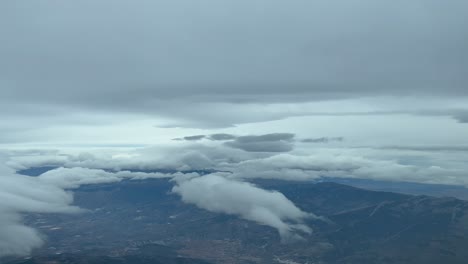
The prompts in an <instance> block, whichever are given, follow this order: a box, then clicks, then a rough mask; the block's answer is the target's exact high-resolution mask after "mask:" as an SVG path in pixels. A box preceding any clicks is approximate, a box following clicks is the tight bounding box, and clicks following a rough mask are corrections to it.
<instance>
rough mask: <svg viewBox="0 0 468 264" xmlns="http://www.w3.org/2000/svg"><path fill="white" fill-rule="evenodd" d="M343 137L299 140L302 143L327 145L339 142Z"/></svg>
mask: <svg viewBox="0 0 468 264" xmlns="http://www.w3.org/2000/svg"><path fill="white" fill-rule="evenodd" d="M343 140H344V138H343V137H321V138H306V139H303V140H301V142H303V143H328V142H331V141H337V142H341V141H343Z"/></svg>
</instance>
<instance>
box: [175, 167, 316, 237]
mask: <svg viewBox="0 0 468 264" xmlns="http://www.w3.org/2000/svg"><path fill="white" fill-rule="evenodd" d="M175 180H176V182H177V185H176V186H175V187H174V188H173V192H174V193H177V194H179V195H180V196H181V197H182V200H183V201H184V202H186V203H191V204H195V205H196V206H198V207H200V208H203V209H206V210H208V211H212V212H217V213H225V214H230V215H237V216H240V217H242V218H244V219H246V220H251V221H255V222H257V223H259V224H262V225H267V226H271V227H273V228H275V229H277V230H278V232H279V234H280V235H281V237H282V239H283V240H285V241H287V240H290V239H294V238H299V237H300V234H310V233H311V229H310V228H309V227H307V226H306V225H305V224H304V223H303V222H304V220H306V219H310V218H316V217H315V215H313V214H311V213H306V212H304V211H302V210H301V209H299V208H297V207H296V206H295V205H294V204H293V203H292V202H291V201H290V200H288V199H287V198H286V197H285V196H284V195H283V194H281V193H279V192H276V191H267V190H263V189H260V188H258V187H256V186H255V185H253V184H250V183H246V182H241V181H237V180H232V179H227V178H225V177H222V176H220V175H214V174H210V175H206V176H202V177H196V178H190V179H187V178H175Z"/></svg>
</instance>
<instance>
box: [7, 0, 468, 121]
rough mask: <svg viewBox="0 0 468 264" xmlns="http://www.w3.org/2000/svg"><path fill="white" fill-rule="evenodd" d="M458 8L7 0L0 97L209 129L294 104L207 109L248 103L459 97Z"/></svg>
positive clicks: (467, 54)
mask: <svg viewBox="0 0 468 264" xmlns="http://www.w3.org/2000/svg"><path fill="white" fill-rule="evenodd" d="M109 7H111V8H110V9H109ZM466 9H468V4H467V3H466V2H465V1H448V2H447V1H445V2H441V1H436V0H416V1H411V2H408V1H402V0H397V1H372V0H365V1H358V0H352V1H339V0H336V1H322V0H321V1H301V0H294V1H288V2H284V1H276V0H275V1H266V0H260V1H255V2H253V3H252V2H251V1H246V0H242V1H231V0H222V1H209V0H203V1H197V2H196V3H194V2H193V1H187V0H180V1H176V2H173V1H156V2H155V1H143V0H141V1H132V3H129V2H126V1H120V0H119V1H109V0H106V1H100V2H96V1H90V0H85V1H79V2H75V1H72V2H61V3H57V2H56V1H49V0H46V1H41V2H36V3H29V2H17V1H15V2H14V3H13V2H8V1H3V2H2V3H1V4H0V10H1V11H0V12H1V13H0V31H1V32H3V33H2V38H3V39H5V40H8V41H2V42H1V44H0V57H2V60H1V62H0V86H1V89H2V97H1V99H0V100H1V105H3V107H6V109H12V108H14V109H17V110H15V111H14V112H15V113H16V114H21V113H25V112H29V113H34V114H36V113H41V112H42V111H43V112H44V113H48V111H49V110H47V108H48V107H49V108H50V107H51V106H59V108H65V109H66V110H68V111H67V112H69V111H70V108H72V109H74V110H73V111H77V109H80V110H83V109H85V110H91V111H95V110H103V111H116V112H138V113H150V114H158V115H162V116H165V117H168V118H172V119H174V120H172V121H173V122H175V123H174V124H179V125H181V124H182V125H184V124H185V125H186V126H212V127H217V126H229V125H232V124H236V123H242V122H253V121H256V120H271V119H277V118H281V117H285V116H288V115H290V114H291V113H288V111H286V113H281V111H277V112H272V113H268V114H265V113H261V112H260V113H259V112H256V111H248V112H247V113H244V114H241V116H239V114H236V113H238V112H239V108H236V107H234V110H232V113H229V110H226V111H213V109H224V108H230V107H231V108H232V107H233V106H236V105H237V104H241V105H242V104H245V103H247V102H250V103H285V102H298V101H302V102H305V101H318V100H323V99H341V98H359V97H362V96H379V95H405V96H415V97H419V96H426V95H434V96H445V97H450V96H461V97H466V96H468V92H467V89H466V83H467V82H468V79H467V76H468V74H467V72H466V69H468V48H467V47H468V43H467V42H468V36H467V34H466V30H465V29H466V20H465V13H464V12H463V11H464V10H466ZM110 10H111V11H110ZM12 102H14V103H12ZM30 103H34V104H32V105H31V104H30ZM223 104H224V106H225V107H223ZM52 108H53V107H52ZM49 113H50V112H49ZM294 114H298V113H294Z"/></svg>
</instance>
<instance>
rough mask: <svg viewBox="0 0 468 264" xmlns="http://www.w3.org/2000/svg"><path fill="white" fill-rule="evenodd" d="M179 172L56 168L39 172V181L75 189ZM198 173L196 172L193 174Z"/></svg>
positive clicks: (168, 175) (162, 176)
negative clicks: (88, 185) (82, 186)
mask: <svg viewBox="0 0 468 264" xmlns="http://www.w3.org/2000/svg"><path fill="white" fill-rule="evenodd" d="M177 175H181V173H175V174H166V173H144V172H131V171H118V172H107V171H104V170H101V169H88V168H80V167H74V168H57V169H54V170H50V171H48V172H45V173H43V174H41V175H40V176H39V177H38V179H39V180H40V181H41V182H44V183H47V184H49V185H52V186H57V187H60V188H63V189H75V188H78V187H80V186H81V185H87V184H101V183H112V182H119V181H122V180H125V179H131V180H135V179H155V178H156V179H157V178H171V177H174V176H177ZM195 175H198V174H195Z"/></svg>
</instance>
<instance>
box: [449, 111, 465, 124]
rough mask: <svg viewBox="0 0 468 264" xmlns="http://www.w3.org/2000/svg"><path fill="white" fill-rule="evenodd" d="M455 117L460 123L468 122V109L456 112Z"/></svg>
mask: <svg viewBox="0 0 468 264" xmlns="http://www.w3.org/2000/svg"><path fill="white" fill-rule="evenodd" d="M453 118H455V119H456V120H457V121H458V122H460V123H468V111H463V112H459V113H456V114H454V115H453Z"/></svg>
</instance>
